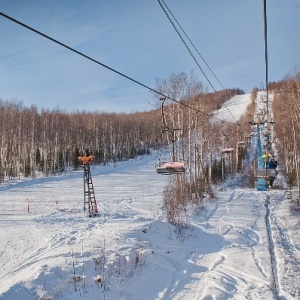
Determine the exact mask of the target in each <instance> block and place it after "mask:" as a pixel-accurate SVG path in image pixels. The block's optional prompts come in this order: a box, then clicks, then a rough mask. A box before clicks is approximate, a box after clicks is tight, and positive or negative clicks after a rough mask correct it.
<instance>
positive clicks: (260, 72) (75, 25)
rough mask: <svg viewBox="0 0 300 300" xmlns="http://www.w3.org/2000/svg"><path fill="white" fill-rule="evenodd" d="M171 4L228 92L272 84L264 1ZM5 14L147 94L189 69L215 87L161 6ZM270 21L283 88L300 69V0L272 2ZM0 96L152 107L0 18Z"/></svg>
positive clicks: (36, 2) (76, 105)
mask: <svg viewBox="0 0 300 300" xmlns="http://www.w3.org/2000/svg"><path fill="white" fill-rule="evenodd" d="M164 1H165V3H166V4H167V5H168V7H169V9H170V10H171V11H172V13H173V14H174V16H175V17H176V19H177V20H178V21H179V23H180V24H181V26H182V27H183V28H184V30H185V32H186V33H187V34H188V35H189V37H190V39H191V40H192V41H193V43H194V45H195V46H196V47H197V49H198V51H199V52H200V53H201V55H202V57H203V58H204V59H205V61H206V62H207V63H208V65H209V66H210V68H211V69H212V70H213V72H214V74H215V75H216V76H217V77H218V79H219V80H220V82H221V83H222V85H223V86H224V87H225V88H240V89H243V90H244V91H245V92H246V93H250V92H251V91H252V89H253V87H255V86H256V87H260V86H261V84H262V83H263V84H264V83H265V64H264V23H263V22H264V21H263V0H185V1H183V0H164ZM0 11H1V12H2V13H4V14H6V15H9V16H10V17H12V18H14V19H17V20H19V21H20V22H22V23H25V24H27V25H28V26H30V27H33V28H35V29H36V30H38V31H41V32H43V33H44V34H46V35H48V36H50V37H52V38H54V39H56V40H59V41H60V42H62V43H64V44H66V45H68V46H70V47H72V48H74V49H76V50H78V51H80V52H82V53H84V54H86V55H88V56H90V57H92V58H94V59H96V60H98V61H100V62H101V63H103V64H105V65H108V66H109V67H111V68H113V69H116V70H117V71H119V72H121V73H124V74H125V75H127V76H129V77H132V78H133V79H135V80H137V81H139V82H142V83H143V84H145V85H147V86H149V87H152V88H155V87H156V86H155V82H156V78H159V79H166V78H168V77H169V75H171V74H172V73H176V74H178V73H180V72H185V73H187V74H189V73H190V72H191V71H192V70H194V72H195V73H196V74H197V76H198V78H199V80H201V81H202V82H203V84H204V85H205V86H208V87H209V84H208V82H207V81H206V79H205V77H204V76H203V74H202V73H201V71H200V70H199V68H198V66H197V65H196V63H195V62H194V60H193V59H192V57H191V56H190V54H189V53H188V51H187V49H186V48H185V47H184V45H183V43H182V42H181V40H180V38H179V36H178V35H177V33H176V31H175V30H174V28H173V27H172V25H171V23H170V22H169V20H168V19H167V17H166V15H165V14H164V12H163V10H162V9H161V7H160V5H159V3H158V1H157V0H127V1H125V0H86V1H83V0H81V1H79V0H63V1H62V0H51V1H49V0H1V1H0ZM267 20H268V46H269V49H268V50H269V80H270V81H278V80H281V79H282V78H283V77H284V76H285V75H286V74H287V73H288V72H289V71H291V70H292V68H294V67H295V66H296V65H298V66H299V65H300V0H267ZM191 49H192V47H191ZM194 54H195V57H196V58H197V60H198V62H199V64H200V65H201V67H202V68H203V70H204V72H205V73H206V75H207V76H208V78H209V80H210V81H211V83H212V85H213V87H214V88H215V89H216V90H220V89H221V88H222V87H221V86H220V85H219V83H218V82H217V81H216V80H215V79H214V77H213V76H212V74H211V73H210V72H209V70H208V69H207V68H206V66H205V64H204V63H203V61H202V59H201V58H200V57H199V56H197V54H196V53H195V52H194ZM0 98H1V99H2V100H13V99H17V100H20V101H23V102H24V104H25V105H26V106H30V105H31V104H34V105H36V106H37V107H38V108H42V107H43V108H49V109H52V108H55V107H59V108H60V109H62V110H66V111H68V112H72V111H75V110H88V111H95V110H97V111H106V112H135V111H144V110H150V109H152V108H153V106H152V105H151V103H152V99H153V96H152V95H151V93H150V92H149V91H148V90H147V89H145V88H143V87H141V86H139V85H137V84H135V83H133V82H131V81H129V80H127V79H125V78H123V77H121V76H120V75H117V74H115V73H113V72H112V71H110V70H108V69H106V68H103V67H101V66H99V65H97V64H95V63H93V62H91V61H89V60H87V59H85V58H83V57H81V56H79V55H77V54H75V53H72V52H70V51H69V50H67V49H65V48H63V47H61V46H59V45H57V44H54V43H53V42H51V41H49V40H47V39H45V38H43V37H41V36H39V35H37V34H35V33H33V32H31V31H29V30H28V29H25V28H23V27H21V26H20V25H17V24H15V23H14V22H12V21H10V20H8V19H6V18H4V17H2V16H0Z"/></svg>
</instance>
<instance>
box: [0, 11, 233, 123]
mask: <svg viewBox="0 0 300 300" xmlns="http://www.w3.org/2000/svg"><path fill="white" fill-rule="evenodd" d="M0 16H2V17H4V18H6V19H8V20H10V21H12V22H14V23H16V24H18V25H20V26H22V27H24V28H26V29H28V30H30V31H32V32H34V33H36V34H38V35H40V36H42V37H44V38H46V39H48V40H50V41H52V42H53V43H56V44H58V45H60V46H62V47H64V48H66V49H68V50H70V51H71V52H74V53H76V54H78V55H80V56H82V57H84V58H86V59H88V60H90V61H92V62H94V63H96V64H98V65H100V66H102V67H104V68H106V69H108V70H110V71H112V72H114V73H116V74H118V75H120V76H122V77H124V78H126V79H128V80H130V81H132V82H134V83H136V84H138V85H140V86H142V87H144V88H146V89H148V90H149V91H152V92H153V93H155V94H158V95H160V96H162V97H165V98H167V99H169V100H170V101H172V102H175V103H178V104H180V105H182V106H185V107H187V108H189V109H191V110H194V111H196V112H198V113H201V114H203V115H205V116H207V117H208V118H214V119H216V120H218V121H220V122H224V120H221V119H219V118H217V117H215V116H214V115H212V114H209V113H206V112H204V111H203V110H200V109H197V108H195V107H192V106H190V105H188V104H186V103H184V102H181V101H179V100H176V99H173V98H171V97H169V96H167V95H165V94H163V93H161V92H159V91H157V90H155V89H153V88H151V87H149V86H147V85H146V84H143V83H142V82H140V81H138V80H136V79H134V78H132V77H130V76H128V75H126V74H124V73H121V72H120V71H117V70H116V69H114V68H112V67H109V66H108V65H106V64H104V63H102V62H100V61H98V60H96V59H94V58H92V57H90V56H88V55H86V54H84V53H82V52H80V51H78V50H76V49H74V48H72V47H70V46H68V45H66V44H64V43H62V42H60V41H58V40H56V39H54V38H52V37H50V36H49V35H47V34H44V33H42V32H41V31H38V30H37V29H34V28H33V27H30V26H28V25H26V24H25V23H22V22H20V21H18V20H16V19H14V18H12V17H10V16H8V15H6V14H4V13H3V12H1V11H0ZM225 122H226V123H229V124H234V125H239V124H235V123H232V122H228V121H225Z"/></svg>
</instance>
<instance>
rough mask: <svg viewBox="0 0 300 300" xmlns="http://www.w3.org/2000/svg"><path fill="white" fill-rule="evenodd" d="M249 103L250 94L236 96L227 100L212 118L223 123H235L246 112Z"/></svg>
mask: <svg viewBox="0 0 300 300" xmlns="http://www.w3.org/2000/svg"><path fill="white" fill-rule="evenodd" d="M250 103H251V94H244V95H236V96H234V97H232V98H231V99H230V100H228V101H227V102H226V103H225V104H224V105H223V106H222V108H221V109H219V110H218V111H217V112H216V113H215V115H214V116H215V117H216V118H218V119H221V120H224V121H228V122H236V121H237V120H238V119H239V118H240V116H241V115H243V114H244V113H245V112H246V108H247V106H248V105H249V104H250Z"/></svg>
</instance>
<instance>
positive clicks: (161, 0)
mask: <svg viewBox="0 0 300 300" xmlns="http://www.w3.org/2000/svg"><path fill="white" fill-rule="evenodd" d="M157 1H158V3H159V5H160V7H161V8H162V10H163V11H164V13H165V15H166V16H167V18H168V19H169V21H170V23H171V24H172V26H173V28H174V29H175V31H176V32H177V34H178V35H179V37H180V39H181V41H182V42H183V44H184V45H185V47H186V48H187V50H188V51H189V53H190V55H191V56H192V58H193V60H194V61H195V63H196V64H197V66H198V67H199V69H200V71H201V72H202V74H203V75H204V77H205V78H206V80H207V81H208V83H209V85H210V86H211V88H212V89H213V91H214V92H216V90H215V88H214V87H213V85H212V83H211V82H210V80H209V79H208V77H207V75H206V74H205V72H204V71H203V69H202V68H201V66H200V64H199V62H198V61H197V59H196V58H195V56H194V54H193V53H192V51H191V50H190V48H189V46H188V45H187V43H186V42H185V40H184V39H183V37H182V35H181V34H180V32H179V30H178V29H177V28H176V25H175V24H174V22H173V21H172V19H171V17H170V16H169V14H168V12H167V11H166V10H165V9H164V7H163V5H164V6H165V7H166V9H167V10H168V11H169V13H170V14H171V16H172V17H173V19H174V20H175V22H176V23H177V24H178V26H179V28H180V29H181V30H182V32H183V33H184V35H185V36H186V37H187V39H188V41H189V42H190V43H191V45H192V46H193V47H194V49H195V50H196V52H197V53H198V55H199V56H200V57H201V59H202V60H203V62H204V63H205V65H206V66H207V67H208V69H209V70H210V72H211V73H212V74H213V76H214V77H215V78H216V80H217V81H218V82H219V84H220V85H221V87H222V88H223V89H225V88H224V86H223V85H222V83H221V82H220V81H219V79H218V78H217V77H216V75H215V74H214V72H213V71H212V70H211V68H210V67H209V65H208V64H207V62H206V61H205V60H204V58H203V57H202V55H201V54H200V53H199V51H198V50H197V48H196V47H195V45H194V44H193V42H192V41H191V39H190V38H189V37H188V35H187V34H186V32H185V31H184V29H183V28H182V26H181V25H180V24H179V22H178V21H177V19H176V18H175V16H174V15H173V13H172V12H171V11H170V9H169V8H168V6H167V5H166V3H165V2H164V0H157ZM162 3H163V5H162ZM223 106H224V107H225V108H226V109H227V110H228V112H229V114H230V115H231V117H232V118H233V119H234V120H235V121H236V122H237V120H236V118H235V117H234V115H233V114H232V112H231V110H230V109H229V108H228V107H227V106H226V105H223Z"/></svg>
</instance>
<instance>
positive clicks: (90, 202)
mask: <svg viewBox="0 0 300 300" xmlns="http://www.w3.org/2000/svg"><path fill="white" fill-rule="evenodd" d="M94 158H95V157H94V156H93V155H86V156H78V159H79V161H80V162H81V163H82V167H83V190H84V200H83V211H84V212H86V211H87V209H88V213H89V217H94V216H96V215H98V214H99V213H98V208H97V202H96V197H95V191H94V185H93V181H92V174H91V169H90V162H91V161H92V160H93V159H94Z"/></svg>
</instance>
